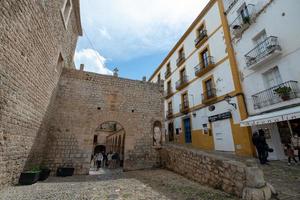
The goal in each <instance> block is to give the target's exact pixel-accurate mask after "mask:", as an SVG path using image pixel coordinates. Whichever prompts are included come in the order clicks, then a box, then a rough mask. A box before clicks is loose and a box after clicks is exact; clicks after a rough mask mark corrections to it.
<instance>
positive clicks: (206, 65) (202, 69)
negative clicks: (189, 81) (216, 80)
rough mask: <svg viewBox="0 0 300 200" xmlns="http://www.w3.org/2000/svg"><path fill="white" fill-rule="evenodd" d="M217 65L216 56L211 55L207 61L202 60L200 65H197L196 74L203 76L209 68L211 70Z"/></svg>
mask: <svg viewBox="0 0 300 200" xmlns="http://www.w3.org/2000/svg"><path fill="white" fill-rule="evenodd" d="M214 66H215V61H214V57H212V56H209V57H208V58H207V59H206V61H205V62H203V61H202V62H201V63H200V64H199V65H197V66H196V67H195V68H194V69H195V76H198V77H200V76H202V75H203V74H205V73H206V72H208V71H209V70H211V69H212V68H213V67H214Z"/></svg>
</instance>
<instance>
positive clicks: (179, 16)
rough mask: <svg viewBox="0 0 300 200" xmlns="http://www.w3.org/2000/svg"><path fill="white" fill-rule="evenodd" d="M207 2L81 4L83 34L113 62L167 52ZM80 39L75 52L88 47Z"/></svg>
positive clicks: (125, 0)
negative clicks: (77, 49)
mask: <svg viewBox="0 0 300 200" xmlns="http://www.w3.org/2000/svg"><path fill="white" fill-rule="evenodd" d="M207 2H208V0H151V1H149V0H110V1H107V0H89V1H87V0H81V17H82V23H83V27H84V29H85V32H86V33H87V35H88V36H89V38H90V40H92V42H93V43H94V45H95V46H96V48H97V49H101V52H102V53H104V55H109V57H110V58H111V59H112V60H116V59H117V60H130V59H132V58H135V57H139V56H145V55H150V54H153V53H157V52H158V53H160V52H162V51H169V50H170V49H171V47H172V45H174V43H175V42H176V41H177V40H178V39H179V37H180V36H181V35H182V34H183V33H184V31H185V30H186V29H187V27H188V26H189V25H190V24H191V23H192V21H193V20H194V19H195V18H196V16H197V15H198V14H199V13H200V12H201V10H202V9H203V8H204V6H205V5H206V4H207ZM85 37H86V36H84V37H83V38H81V39H80V41H79V46H78V48H79V49H81V48H87V47H88V46H89V44H88V41H87V38H85Z"/></svg>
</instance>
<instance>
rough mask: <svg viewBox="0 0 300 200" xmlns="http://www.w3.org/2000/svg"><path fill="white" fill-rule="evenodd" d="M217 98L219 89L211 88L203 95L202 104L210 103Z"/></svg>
mask: <svg viewBox="0 0 300 200" xmlns="http://www.w3.org/2000/svg"><path fill="white" fill-rule="evenodd" d="M216 97H217V89H216V88H211V89H209V90H206V91H204V93H203V94H202V102H203V103H206V102H210V101H211V100H213V99H215V98H216Z"/></svg>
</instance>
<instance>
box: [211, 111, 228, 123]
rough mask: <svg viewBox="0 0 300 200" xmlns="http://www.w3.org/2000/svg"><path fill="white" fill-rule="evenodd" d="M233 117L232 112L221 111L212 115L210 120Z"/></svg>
mask: <svg viewBox="0 0 300 200" xmlns="http://www.w3.org/2000/svg"><path fill="white" fill-rule="evenodd" d="M229 118H231V112H226V113H221V114H218V115H214V116H210V117H208V121H209V122H215V121H219V120H223V119H229Z"/></svg>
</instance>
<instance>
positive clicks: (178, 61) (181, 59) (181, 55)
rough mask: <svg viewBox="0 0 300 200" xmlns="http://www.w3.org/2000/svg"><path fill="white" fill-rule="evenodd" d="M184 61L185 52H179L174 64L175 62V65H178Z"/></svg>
mask: <svg viewBox="0 0 300 200" xmlns="http://www.w3.org/2000/svg"><path fill="white" fill-rule="evenodd" d="M184 61H185V54H184V53H181V54H180V55H179V57H178V59H177V60H176V64H177V67H179V66H180V65H182V64H183V63H184Z"/></svg>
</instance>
